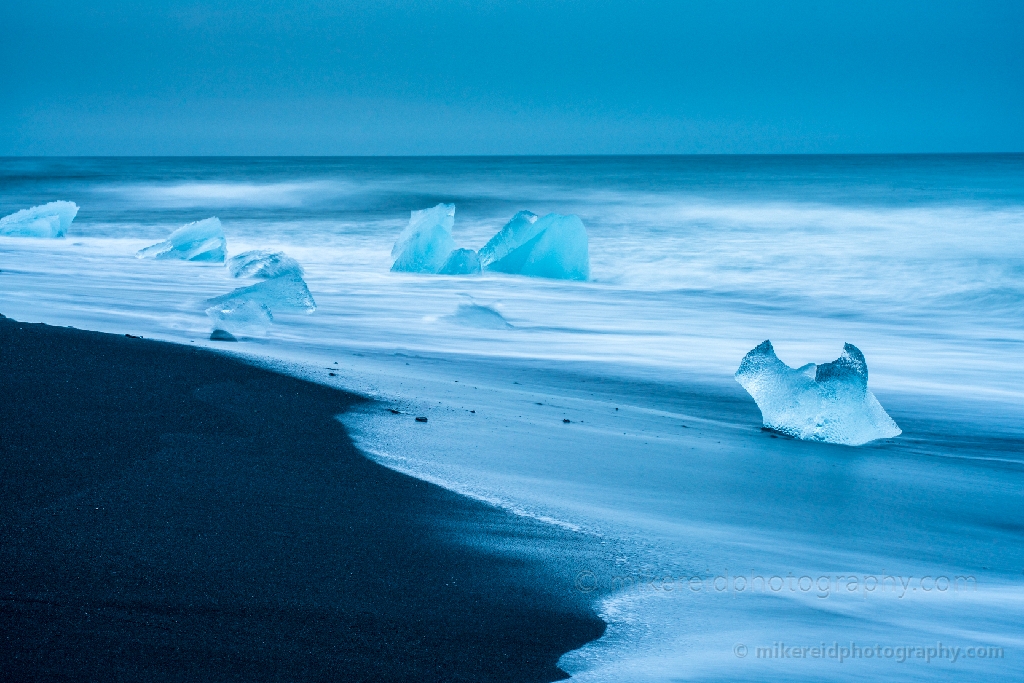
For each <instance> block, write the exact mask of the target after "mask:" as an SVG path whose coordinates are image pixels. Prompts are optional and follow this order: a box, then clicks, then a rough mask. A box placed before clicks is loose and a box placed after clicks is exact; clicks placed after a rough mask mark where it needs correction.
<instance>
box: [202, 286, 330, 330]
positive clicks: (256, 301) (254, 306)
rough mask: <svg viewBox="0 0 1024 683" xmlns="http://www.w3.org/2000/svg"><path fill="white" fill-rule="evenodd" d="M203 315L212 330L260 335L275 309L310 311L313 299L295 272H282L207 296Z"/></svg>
mask: <svg viewBox="0 0 1024 683" xmlns="http://www.w3.org/2000/svg"><path fill="white" fill-rule="evenodd" d="M206 303H208V304H210V307H209V308H207V309H206V315H207V316H209V318H210V320H212V321H213V325H214V330H223V331H225V332H232V333H234V332H246V333H250V334H263V333H265V332H266V330H267V328H268V327H269V326H270V325H271V323H273V321H274V312H275V311H277V312H281V311H288V310H297V311H305V312H306V313H312V312H313V311H315V310H316V302H315V301H313V295H312V294H310V293H309V287H307V286H306V283H305V281H304V280H303V279H302V278H301V277H299V276H298V275H282V276H280V277H275V278H271V279H269V280H264V281H263V282H258V283H256V284H255V285H250V286H249V287H239V288H238V289H236V290H234V291H231V292H228V293H227V294H222V295H221V296H218V297H214V298H212V299H208V300H207V302H206Z"/></svg>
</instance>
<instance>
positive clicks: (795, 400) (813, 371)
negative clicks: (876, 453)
mask: <svg viewBox="0 0 1024 683" xmlns="http://www.w3.org/2000/svg"><path fill="white" fill-rule="evenodd" d="M736 381H737V382H739V383H740V384H741V385H742V386H743V388H744V389H746V390H747V393H749V394H750V395H751V396H752V397H753V398H754V401H755V402H756V403H757V407H758V408H760V409H761V417H762V420H763V422H764V426H765V427H768V428H770V429H774V430H776V431H779V432H782V433H784V434H789V435H791V436H795V437H797V438H800V439H806V440H808V441H826V442H828V443H838V444H845V445H847V446H859V445H861V444H864V443H867V442H868V441H874V440H875V439H885V438H889V437H893V436H898V435H900V434H901V433H902V431H901V430H900V428H899V427H897V426H896V423H895V422H893V420H892V418H891V417H889V415H888V414H887V413H886V412H885V409H884V408H882V406H881V405H880V404H879V403H878V399H876V398H875V395H874V394H872V393H871V392H870V391H868V365H867V363H866V362H865V361H864V354H862V353H861V352H860V349H858V348H857V347H856V346H854V345H853V344H846V345H845V346H843V355H841V356H839V358H837V359H836V360H834V361H832V362H831V363H825V364H823V365H817V366H816V365H815V364H814V363H808V364H807V365H804V366H802V367H800V368H796V369H794V368H791V367H789V366H788V365H786V364H785V363H783V362H782V361H781V360H779V357H778V356H776V355H775V349H773V348H772V343H771V342H770V341H767V340H766V341H764V342H762V343H761V344H759V345H758V346H757V347H755V348H754V349H753V350H751V351H750V352H749V353H748V354H747V355H746V356H744V357H743V361H742V362H741V363H740V367H739V369H738V370H737V371H736Z"/></svg>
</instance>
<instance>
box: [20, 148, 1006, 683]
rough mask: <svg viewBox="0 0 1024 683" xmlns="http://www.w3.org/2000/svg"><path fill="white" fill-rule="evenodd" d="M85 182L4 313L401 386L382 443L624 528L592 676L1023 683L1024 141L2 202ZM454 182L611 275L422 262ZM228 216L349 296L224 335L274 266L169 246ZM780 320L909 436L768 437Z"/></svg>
mask: <svg viewBox="0 0 1024 683" xmlns="http://www.w3.org/2000/svg"><path fill="white" fill-rule="evenodd" d="M54 200H69V201H74V202H76V203H77V204H78V205H79V206H80V207H81V209H80V211H79V213H78V216H77V217H76V219H75V221H74V222H73V224H72V226H71V229H70V230H69V232H68V235H67V237H66V239H62V240H42V239H30V238H14V237H0V313H3V314H4V315H6V316H8V317H11V318H14V319H16V320H21V321H27V322H45V323H48V324H52V325H70V326H74V327H79V328H84V329H91V330H99V331H105V332H114V333H120V334H134V335H142V336H145V337H148V338H156V339H163V340H167V341H173V342H179V343H183V344H195V345H202V346H207V347H211V348H216V349H219V350H221V351H225V352H230V353H238V354H242V355H245V356H248V357H250V358H252V359H254V360H255V361H257V362H259V363H261V364H264V365H267V366H270V367H274V368H276V369H278V370H280V371H283V372H287V373H291V374H295V375H298V376H301V377H304V378H308V379H312V380H314V381H318V382H321V383H325V384H331V385H334V386H338V387H341V388H346V389H349V390H352V391H356V392H358V393H362V394H365V395H368V396H371V397H373V398H377V399H379V402H377V403H374V404H370V405H369V406H368V407H366V408H365V409H360V410H357V411H355V412H353V413H347V414H345V415H342V416H339V419H340V420H342V422H343V423H344V424H345V425H346V427H347V428H348V429H349V432H350V433H351V434H352V436H353V437H354V438H355V439H356V442H357V444H358V445H359V446H360V448H361V449H362V450H363V451H364V452H365V453H366V454H367V455H368V456H369V457H372V458H374V459H375V460H377V461H378V462H381V463H382V464H384V465H386V466H388V467H392V468H394V469H397V470H400V471H402V472H406V473H409V474H412V475H414V476H417V477H421V478H423V479H426V480H429V481H433V482H437V483H440V484H442V485H444V486H446V487H448V488H450V489H453V490H455V491H458V492H460V493H463V494H466V495H469V496H473V497H476V498H480V499H483V500H486V501H489V502H492V503H494V504H495V505H499V506H501V507H504V508H507V509H509V510H512V511H515V512H517V513H520V514H524V515H529V516H532V517H536V518H538V519H542V520H545V521H548V522H550V523H552V524H558V525H561V526H564V527H565V528H568V529H572V530H576V531H578V532H579V533H580V534H581V535H585V536H587V537H589V538H592V539H593V542H594V543H595V544H598V545H600V546H601V547H602V552H603V556H604V561H602V562H601V563H600V564H599V565H595V566H594V567H580V568H575V569H574V571H575V572H577V575H576V577H575V580H576V585H577V588H578V590H580V591H582V592H592V593H593V594H594V595H595V599H596V609H597V610H598V613H599V614H600V615H601V616H602V618H604V619H605V620H606V621H607V622H608V624H609V627H608V631H607V633H606V635H605V636H604V637H603V638H601V639H600V640H598V641H595V642H593V643H590V644H588V645H587V646H585V647H584V648H582V649H580V650H577V651H575V652H571V653H568V654H566V655H565V656H564V657H563V658H562V662H561V666H562V668H564V669H565V670H566V671H568V672H569V673H571V674H572V675H573V677H574V678H577V679H579V680H582V681H671V680H702V681H717V680H722V681H733V680H759V681H776V680H777V681H804V680H806V681H820V680H834V681H845V680H863V679H871V680H878V679H888V680H897V679H898V680H929V681H930V680H981V679H985V680H988V681H995V680H1007V681H1010V680H1017V678H1018V677H1019V671H1020V658H1021V656H1022V654H1024V617H1022V616H1021V615H1022V614H1024V543H1022V541H1024V419H1022V418H1024V362H1022V361H1021V358H1022V356H1024V155H949V156H943V155H921V156H777V157H776V156H749V157H746V156H707V157H702V156H694V157H572V158H559V157H536V158H532V157H513V158H338V159H335V158H323V159H319V158H201V159H190V158H102V159H91V158H72V159H56V158H46V159H30V158H8V159H0V216H2V215H7V214H9V213H13V212H14V211H16V210H19V209H22V208H27V207H29V206H34V205H38V204H42V203H45V202H48V201H54ZM439 202H449V203H454V204H455V205H456V215H455V228H454V231H453V236H454V238H455V240H456V242H457V243H458V244H459V246H462V247H469V248H474V249H478V248H479V247H481V246H482V245H483V244H484V243H485V242H486V241H487V240H488V239H489V238H490V237H491V236H492V235H493V234H494V233H496V232H497V231H498V230H499V229H500V228H501V227H502V225H504V224H505V222H507V221H508V220H509V219H510V218H511V217H512V215H513V214H515V213H516V212H517V211H519V210H522V209H529V210H531V211H533V212H534V213H536V214H541V215H542V214H545V213H548V212H557V213H561V214H576V215H578V216H579V217H580V218H581V219H582V220H583V223H584V225H585V226H586V228H587V231H588V235H589V248H590V263H591V269H590V271H591V277H590V280H589V281H587V282H568V281H555V280H544V279H536V278H525V277H517V276H508V275H500V274H486V273H485V274H484V275H482V276H436V275H413V274H403V273H391V272H390V270H389V269H390V265H391V256H390V252H391V247H392V245H393V244H394V241H395V239H396V237H397V236H398V234H399V233H400V232H401V230H402V228H403V227H404V226H405V225H406V223H407V222H408V220H409V212H410V211H412V210H416V209H423V208H427V207H431V206H434V205H435V204H437V203H439ZM210 216H217V217H218V218H220V220H221V221H222V223H223V226H224V230H225V233H226V236H227V242H228V254H229V256H230V255H233V254H237V253H239V252H242V251H245V250H247V249H273V250H282V251H285V252H286V253H288V254H289V255H291V256H292V257H294V258H295V259H297V260H298V261H299V262H300V263H301V264H302V266H303V267H304V269H305V280H306V282H307V284H308V286H309V289H310V292H311V293H312V295H313V297H314V298H315V300H316V303H317V310H316V311H315V312H314V313H312V314H310V315H304V314H300V313H296V314H291V315H289V314H282V315H275V320H274V324H273V326H272V327H271V328H270V330H269V332H268V333H267V334H266V335H262V336H256V337H251V338H246V337H243V338H241V339H240V340H239V341H238V342H237V343H233V344H232V343H227V342H217V341H211V340H210V339H209V335H210V332H211V330H212V327H211V322H210V320H209V319H208V318H207V317H206V315H205V314H204V309H205V308H206V305H205V304H204V302H205V301H206V300H207V299H209V298H211V297H214V296H217V295H220V294H224V293H226V292H228V291H230V290H232V289H234V288H235V287H238V286H240V285H241V284H243V283H240V282H239V281H238V280H235V279H234V278H232V277H231V276H230V275H229V273H228V272H227V271H226V269H225V268H224V267H223V266H220V265H212V264H199V263H184V262H173V261H152V260H140V259H137V258H135V252H136V251H137V250H138V249H140V248H142V247H144V246H147V245H149V244H152V243H154V242H156V241H159V240H161V239H163V238H164V237H165V236H166V235H167V234H168V233H169V232H170V231H172V230H173V229H175V228H177V227H180V226H181V225H183V224H185V223H188V222H191V221H196V220H200V219H203V218H207V217H210ZM765 339H770V340H771V342H772V344H773V345H774V347H775V349H776V351H777V353H778V355H779V357H780V358H781V359H782V360H783V361H785V362H786V363H788V364H789V365H790V366H793V367H798V366H801V365H803V364H805V363H808V362H814V363H823V362H827V361H831V360H833V359H835V358H836V357H837V356H839V354H840V353H841V352H842V349H843V344H844V343H846V342H849V343H852V344H854V345H856V346H857V347H858V348H859V349H860V350H861V351H863V353H864V355H865V357H866V360H867V364H868V367H869V373H870V374H869V388H870V389H871V390H872V391H873V392H874V394H875V395H876V396H877V398H878V400H879V401H880V403H881V405H882V406H883V407H884V408H885V409H886V411H887V412H888V413H889V415H890V416H891V417H892V418H893V419H894V420H895V421H896V423H897V424H898V425H899V426H900V428H901V429H902V431H903V433H902V435H900V436H898V437H895V438H892V439H885V440H881V441H875V442H872V443H869V444H867V445H864V446H859V447H850V446H838V445H832V444H824V443H813V442H805V441H799V440H793V439H789V438H786V437H784V436H782V435H778V434H773V433H770V432H766V431H763V430H762V429H761V416H760V413H759V411H758V409H757V406H756V405H755V404H754V402H753V400H752V399H751V398H750V397H749V396H748V395H747V394H746V392H745V391H744V390H743V389H742V388H741V387H740V386H739V385H738V384H737V383H736V382H735V380H734V379H733V373H734V372H735V371H736V368H737V367H738V365H739V362H740V360H741V359H742V358H743V356H744V354H745V353H746V352H747V351H749V350H750V349H752V348H753V347H755V346H756V345H757V344H759V343H761V342H762V341H764V340H765ZM330 373H333V374H330ZM382 406H384V407H383V408H382ZM388 408H390V409H392V410H396V411H398V413H397V414H396V413H392V412H391V411H390V410H388ZM414 415H415V416H424V417H427V418H428V422H427V423H426V424H423V423H417V422H415V421H413V419H412V417H413V416H414ZM564 420H569V422H568V423H566V422H564ZM868 653H870V654H868Z"/></svg>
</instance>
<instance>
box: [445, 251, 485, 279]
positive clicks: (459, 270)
mask: <svg viewBox="0 0 1024 683" xmlns="http://www.w3.org/2000/svg"><path fill="white" fill-rule="evenodd" d="M479 272H480V257H479V256H477V253H476V252H475V251H473V250H472V249H455V250H454V251H452V253H450V254H448V258H447V259H446V260H445V262H444V265H443V266H441V270H439V271H437V274H438V275H475V274H477V273H479Z"/></svg>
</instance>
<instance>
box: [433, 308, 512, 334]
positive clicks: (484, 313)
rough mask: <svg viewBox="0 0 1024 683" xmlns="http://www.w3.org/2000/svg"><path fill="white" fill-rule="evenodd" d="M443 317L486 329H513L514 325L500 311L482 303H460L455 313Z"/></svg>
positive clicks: (454, 321) (468, 325) (450, 320)
mask: <svg viewBox="0 0 1024 683" xmlns="http://www.w3.org/2000/svg"><path fill="white" fill-rule="evenodd" d="M443 319H444V320H448V321H449V322H453V323H457V324H459V325H465V326H467V327H477V328H480V329H484V330H511V329H513V326H512V325H511V324H510V323H509V322H508V321H507V320H505V318H504V317H503V316H502V315H501V313H498V312H497V311H496V310H494V309H493V308H491V307H490V306H481V305H480V304H459V307H458V308H457V309H455V312H454V313H452V314H451V315H446V316H445V317H444V318H443Z"/></svg>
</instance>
